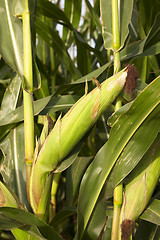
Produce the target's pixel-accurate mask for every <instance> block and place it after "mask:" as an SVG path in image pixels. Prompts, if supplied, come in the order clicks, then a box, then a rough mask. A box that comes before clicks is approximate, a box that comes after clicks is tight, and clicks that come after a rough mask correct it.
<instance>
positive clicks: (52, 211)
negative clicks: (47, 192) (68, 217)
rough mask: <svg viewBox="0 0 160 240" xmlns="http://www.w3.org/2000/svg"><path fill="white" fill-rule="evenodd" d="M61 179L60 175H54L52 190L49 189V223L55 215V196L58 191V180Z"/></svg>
mask: <svg viewBox="0 0 160 240" xmlns="http://www.w3.org/2000/svg"><path fill="white" fill-rule="evenodd" d="M60 177H61V173H54V175H53V182H52V189H51V204H50V210H49V211H50V212H49V220H50V221H51V220H52V219H53V217H54V216H55V213H56V194H57V190H58V185H59V180H60Z"/></svg>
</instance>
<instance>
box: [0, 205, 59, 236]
mask: <svg viewBox="0 0 160 240" xmlns="http://www.w3.org/2000/svg"><path fill="white" fill-rule="evenodd" d="M1 216H2V217H3V218H4V216H5V217H6V218H8V225H9V222H10V223H11V224H12V223H14V227H20V226H21V225H22V224H23V226H24V227H21V229H23V231H26V232H28V233H31V234H33V235H36V236H39V237H40V239H41V238H42V239H48V240H53V239H56V240H62V238H61V237H60V236H59V235H58V234H57V233H56V231H55V230H54V229H53V228H52V227H50V226H49V225H48V224H46V223H45V222H42V221H41V220H39V218H37V217H36V216H35V215H33V214H31V213H29V212H27V211H25V210H22V209H16V208H11V207H2V208H0V219H1ZM2 227H3V229H11V228H12V227H11V226H10V228H8V227H7V228H6V227H5V225H4V224H3V225H2V226H1V224H0V228H2ZM37 230H38V231H37Z"/></svg>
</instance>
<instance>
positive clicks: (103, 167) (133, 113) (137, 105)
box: [76, 77, 160, 239]
mask: <svg viewBox="0 0 160 240" xmlns="http://www.w3.org/2000/svg"><path fill="white" fill-rule="evenodd" d="M159 86H160V77H159V78H157V79H155V81H153V82H152V83H151V84H150V85H149V86H148V87H146V89H145V90H144V91H143V92H142V93H141V94H140V95H139V96H138V97H137V99H136V100H135V101H134V102H133V104H132V105H131V107H130V108H129V110H128V111H127V112H126V114H124V115H122V116H121V117H120V118H119V119H118V121H117V122H116V124H115V125H114V126H113V128H112V130H111V133H110V137H109V140H108V142H107V143H106V144H105V145H104V146H103V147H102V148H101V150H100V151H99V152H98V154H97V155H96V157H95V159H94V161H93V162H92V164H91V165H90V167H89V168H88V170H87V171H86V173H85V175H84V178H83V180H82V185H81V188H80V195H79V205H78V234H77V236H76V239H81V237H82V235H83V232H84V230H85V228H86V226H87V223H88V221H89V218H90V216H91V214H92V211H93V208H94V206H95V204H96V201H97V199H98V197H99V194H100V192H101V190H102V188H103V186H104V183H105V181H106V179H107V177H108V175H109V173H110V171H111V169H112V167H113V165H114V164H115V162H116V161H117V159H118V157H119V155H120V153H121V152H122V150H123V149H124V147H125V146H126V144H127V143H128V142H129V140H130V138H131V137H132V136H133V135H134V134H135V132H136V131H137V130H138V128H139V127H140V126H141V125H142V123H143V122H144V121H145V119H146V118H147V117H148V116H149V115H150V114H151V113H152V112H153V110H154V109H156V106H158V104H159V103H160V95H159V89H160V88H159ZM144 99H145V101H144ZM148 137H149V136H148ZM86 192H87V193H88V194H89V196H90V198H89V199H88V197H86Z"/></svg>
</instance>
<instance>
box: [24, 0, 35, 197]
mask: <svg viewBox="0 0 160 240" xmlns="http://www.w3.org/2000/svg"><path fill="white" fill-rule="evenodd" d="M24 4H25V11H24V12H22V21H23V52H24V83H25V86H24V89H23V102H24V131H25V160H26V165H27V169H26V171H27V173H26V177H27V194H28V198H29V185H30V173H31V168H32V161H33V154H34V111H33V98H32V92H33V70H32V45H31V29H30V11H29V3H28V0H25V3H24Z"/></svg>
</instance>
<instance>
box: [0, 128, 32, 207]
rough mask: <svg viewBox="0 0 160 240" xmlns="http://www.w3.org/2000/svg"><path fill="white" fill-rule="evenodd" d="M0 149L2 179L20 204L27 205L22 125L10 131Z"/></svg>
mask: <svg viewBox="0 0 160 240" xmlns="http://www.w3.org/2000/svg"><path fill="white" fill-rule="evenodd" d="M0 148H1V150H2V151H3V154H4V160H3V162H2V163H1V174H2V176H3V179H4V180H5V182H6V183H7V185H8V186H9V187H10V189H12V190H13V191H14V192H15V194H16V195H17V196H18V198H19V200H20V201H21V203H22V204H23V205H28V201H27V192H26V164H25V159H24V127H23V124H21V125H19V126H18V127H15V128H14V129H13V130H11V131H10V133H9V134H8V135H7V137H6V138H5V139H4V141H2V142H1V144H0ZM6 166H7V168H6Z"/></svg>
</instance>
